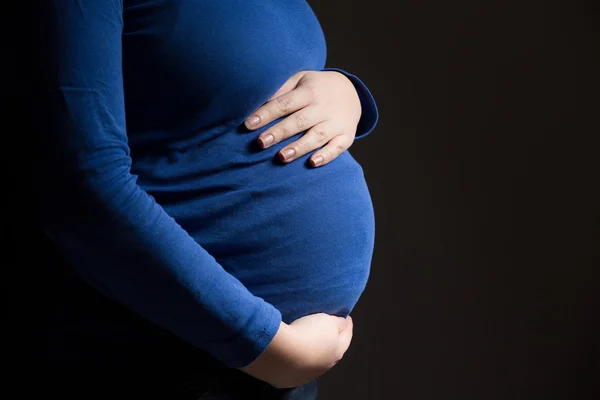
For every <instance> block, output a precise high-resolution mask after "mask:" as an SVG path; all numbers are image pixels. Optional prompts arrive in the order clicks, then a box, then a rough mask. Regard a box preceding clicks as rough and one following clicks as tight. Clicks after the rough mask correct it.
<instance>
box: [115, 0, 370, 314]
mask: <svg viewBox="0 0 600 400" xmlns="http://www.w3.org/2000/svg"><path fill="white" fill-rule="evenodd" d="M123 15H124V17H123V18H124V32H123V60H124V61H123V70H124V72H123V74H124V85H125V102H126V112H127V129H128V136H129V140H130V146H131V150H132V159H133V168H132V172H133V173H134V174H135V175H137V176H138V183H139V184H140V185H141V186H142V187H143V188H144V189H145V190H146V191H148V193H150V194H151V195H152V196H154V197H155V199H156V200H157V202H158V203H159V204H161V205H162V206H163V207H164V208H165V210H166V211H167V213H169V215H171V216H172V217H173V218H175V220H176V221H177V222H179V223H180V224H181V225H182V226H183V227H184V228H185V229H186V230H187V231H188V232H189V233H190V235H191V236H192V237H194V239H195V240H196V241H197V242H198V243H200V244H201V245H202V246H204V247H205V248H206V249H207V251H209V253H211V254H212V255H213V256H214V257H215V258H216V259H217V260H218V261H219V262H220V263H221V265H223V267H224V268H225V269H226V270H228V271H229V272H231V273H232V274H233V275H235V276H236V277H237V278H239V279H240V280H241V281H242V282H243V283H244V284H245V285H246V286H247V287H248V288H249V289H250V291H252V292H253V293H254V294H256V295H258V296H261V297H263V298H264V299H265V300H267V301H268V302H270V303H271V304H273V305H275V306H276V307H277V308H279V309H280V311H281V312H282V315H283V317H284V320H286V321H288V322H289V321H291V320H293V319H295V318H298V317H300V316H302V315H306V314H309V313H313V312H327V313H330V314H338V315H346V314H348V313H349V312H350V311H351V309H352V307H353V306H354V304H355V303H356V301H357V300H358V298H359V296H360V294H361V293H362V291H363V289H364V286H365V284H366V281H367V277H368V274H369V266H370V261H371V254H372V250H373V238H374V220H373V210H372V205H371V200H370V197H369V192H368V189H367V186H366V184H365V181H364V177H363V173H362V169H361V167H360V166H359V165H358V163H357V162H356V161H355V160H354V159H353V158H352V156H351V155H350V154H349V153H348V152H345V153H344V154H342V155H341V156H340V157H339V158H337V159H336V160H334V161H333V162H332V163H330V164H328V165H326V166H324V167H321V168H311V167H309V166H308V165H307V158H308V156H309V155H306V156H304V157H301V158H300V159H299V160H296V161H294V162H292V163H290V164H287V165H284V164H281V163H280V162H279V161H277V160H276V157H275V156H276V153H277V151H279V150H280V149H281V148H282V147H283V146H284V145H285V144H287V143H290V142H291V141H292V140H295V138H292V139H288V140H286V141H284V142H282V143H280V144H278V145H275V146H273V147H272V148H270V149H267V150H261V149H259V148H258V146H257V145H256V138H257V136H258V133H259V132H261V131H264V130H265V129H264V128H263V129H261V130H259V131H256V132H249V131H247V130H246V129H245V128H244V127H243V121H244V120H245V118H246V117H248V116H249V115H250V113H251V112H252V111H254V110H256V109H257V108H258V107H259V106H260V105H262V104H263V103H264V102H265V101H267V100H268V99H269V98H270V97H271V96H272V95H273V94H274V93H275V92H276V91H277V90H278V89H279V87H281V86H282V85H283V83H284V82H285V81H286V80H287V79H288V78H289V77H290V76H292V75H293V74H295V73H296V72H298V71H301V70H319V69H322V68H323V67H324V64H325V54H326V48H325V41H324V37H323V32H322V30H321V28H320V26H319V23H318V21H317V19H316V17H315V15H314V14H313V12H312V10H311V9H310V7H309V6H308V4H307V3H306V2H305V1H302V0H286V1H281V0H227V1H215V0H202V1H199V0H198V1H192V0H159V1H157V0H152V1H148V0H135V1H133V0H125V1H124V14H123Z"/></svg>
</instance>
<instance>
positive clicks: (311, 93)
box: [304, 83, 319, 103]
mask: <svg viewBox="0 0 600 400" xmlns="http://www.w3.org/2000/svg"><path fill="white" fill-rule="evenodd" d="M304 88H305V89H306V93H307V95H308V100H309V101H310V102H311V103H315V102H316V101H317V99H318V98H319V94H318V90H317V86H315V84H314V83H306V84H305V85H304Z"/></svg>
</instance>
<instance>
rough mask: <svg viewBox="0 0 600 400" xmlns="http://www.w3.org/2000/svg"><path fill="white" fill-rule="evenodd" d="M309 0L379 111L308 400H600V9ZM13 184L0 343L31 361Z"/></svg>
mask: <svg viewBox="0 0 600 400" xmlns="http://www.w3.org/2000/svg"><path fill="white" fill-rule="evenodd" d="M309 2H310V4H311V5H312V6H313V7H314V10H315V12H316V14H317V15H318V17H319V18H320V20H321V23H322V25H323V28H324V30H325V34H326V37H327V41H328V47H329V62H328V65H329V66H332V67H333V66H335V67H340V68H344V69H346V70H348V71H350V72H353V73H355V74H357V75H358V76H360V77H361V78H362V79H363V80H364V81H365V82H366V83H367V85H368V86H369V87H370V89H371V90H372V92H373V94H374V95H375V97H376V99H377V102H378V104H379V109H380V113H381V119H380V123H379V126H378V128H377V130H376V131H375V132H374V133H373V134H372V135H371V136H370V137H368V138H366V139H364V140H362V141H359V142H357V143H356V144H355V145H354V146H353V147H352V149H351V151H352V153H353V154H354V156H355V157H356V158H357V159H358V160H359V161H360V162H361V163H362V165H363V167H364V170H365V174H366V176H367V180H368V182H369V186H370V189H371V193H372V197H373V201H374V203H375V209H376V217H377V239H376V248H375V255H374V260H373V267H372V275H371V280H370V282H369V285H368V287H367V290H366V292H365V294H364V296H363V298H362V299H361V301H360V302H359V304H358V305H357V307H356V309H355V312H354V313H353V317H354V321H355V333H354V341H353V344H352V346H351V348H350V350H349V351H348V353H347V354H346V357H345V358H344V360H343V361H342V362H341V363H340V364H338V365H337V366H336V367H335V368H334V369H333V370H331V371H330V372H329V373H327V374H326V375H325V376H324V377H323V378H322V380H321V381H322V383H321V395H320V399H324V400H325V399H331V400H336V399H350V400H352V399H357V400H358V399H361V400H362V399H374V400H379V399H385V400H387V399H407V400H408V399H410V400H438V399H439V400H453V399H460V400H470V399H474V400H475V399H476V400H495V399H501V400H521V399H523V400H537V399H544V400H548V399H549V400H554V399H561V400H562V399H564V400H586V399H594V398H596V399H597V398H600V390H599V385H600V373H599V371H600V367H599V361H598V360H599V357H600V337H599V334H600V290H599V287H600V272H599V270H598V265H599V263H598V260H597V253H598V250H597V248H598V226H599V225H598V219H597V211H598V208H599V207H598V205H599V204H600V199H599V198H598V196H597V195H596V194H595V193H594V192H595V191H598V186H599V184H598V182H599V181H600V179H598V171H599V170H600V168H598V162H597V160H598V150H599V147H598V145H597V144H596V142H597V140H596V136H597V135H598V134H599V133H600V123H599V117H600V107H599V106H600V103H599V101H598V98H599V96H600V90H599V89H600V85H599V83H600V82H599V76H598V75H599V71H600V62H599V52H600V37H599V36H600V34H599V26H598V23H599V21H600V11H599V6H600V3H599V2H592V1H588V2H573V1H562V2H549V1H538V0H523V1H500V0H494V1H488V2H485V1H467V0H454V1H442V0H403V1H389V0H388V1H384V0H370V1H368V2H364V1H362V2H361V1H350V0H346V1H343V2H342V1H325V0H310V1H309ZM17 4H18V5H19V7H21V8H23V6H22V5H24V4H26V2H14V4H13V2H9V3H7V4H6V7H9V6H10V7H15V5H17ZM16 11H17V10H12V9H8V8H5V9H4V12H3V14H2V16H3V17H4V18H3V24H2V28H3V34H2V38H3V40H4V42H5V45H4V46H3V52H2V58H3V63H2V76H3V77H4V82H3V91H2V94H3V100H4V104H3V110H2V111H3V113H4V116H5V119H4V121H11V122H14V123H15V124H16V125H13V126H9V125H8V123H5V124H4V125H3V139H4V142H3V143H4V146H5V147H4V150H5V151H4V152H3V157H2V163H3V172H7V171H10V172H14V171H19V170H20V169H23V170H25V169H26V167H27V165H28V164H29V162H28V153H26V152H25V151H24V150H23V149H25V148H26V146H27V145H28V144H27V140H26V138H27V130H28V129H29V124H28V123H27V122H26V121H29V119H28V117H27V112H25V113H23V112H22V110H23V109H26V108H27V102H28V98H29V91H30V90H31V86H30V85H31V80H30V79H29V76H30V74H27V72H26V69H27V67H28V66H30V65H31V58H30V54H29V48H28V47H27V46H23V45H15V44H18V42H19V41H21V40H27V38H26V37H27V35H28V29H29V27H28V26H27V22H26V21H28V16H27V13H26V12H24V13H23V12H21V14H20V17H23V18H22V19H19V18H17V17H16V14H15V13H16ZM14 21H19V22H18V25H17V26H14V25H11V24H10V23H11V22H14ZM21 21H25V22H23V23H21ZM7 49H8V50H7ZM9 61H16V62H14V63H12V62H9ZM19 113H21V114H19ZM6 117H8V118H6ZM31 122H33V124H34V125H35V121H31ZM13 139H14V140H15V142H14V143H13V142H12V140H13ZM25 186H26V182H25V183H24V182H23V181H22V180H19V179H18V178H13V177H12V175H10V176H9V177H7V178H5V179H4V180H3V192H2V196H1V199H2V205H3V210H4V215H3V219H4V221H3V222H4V223H3V228H5V231H4V235H3V236H4V237H3V239H4V244H5V248H4V249H3V252H4V258H3V261H4V262H3V266H4V267H5V268H3V270H2V274H3V279H2V286H3V290H4V293H7V294H9V301H8V302H7V303H5V306H7V307H8V311H9V312H8V315H9V318H8V320H9V321H10V322H8V323H7V324H6V325H4V327H3V329H2V332H3V333H2V335H3V344H4V346H3V353H2V354H3V356H4V355H7V354H8V353H11V355H14V356H15V357H14V359H15V360H16V361H15V362H14V363H13V362H12V361H11V362H10V363H9V362H6V363H5V365H6V366H7V367H8V368H9V369H11V370H12V371H15V369H16V368H17V366H19V367H24V368H25V370H26V371H28V372H32V371H34V370H35V369H36V366H35V365H18V362H19V359H20V358H21V357H20V354H22V352H23V351H24V349H23V347H22V346H21V345H20V344H19V343H21V342H22V340H21V342H19V340H18V339H19V338H18V337H17V338H15V337H11V338H10V339H9V340H7V339H5V336H6V335H7V334H8V336H9V337H10V335H11V334H14V336H18V335H19V329H18V328H19V326H21V324H23V323H25V322H26V321H27V319H28V318H29V319H30V316H29V314H27V313H23V312H20V311H19V309H18V307H22V306H23V304H24V302H26V301H30V299H31V294H32V293H43V291H44V290H51V285H49V284H48V282H47V281H45V280H44V277H43V276H40V275H32V272H31V271H34V270H35V269H30V268H29V267H31V266H35V265H43V262H44V260H43V259H42V260H41V261H40V260H39V257H44V254H41V255H40V254H39V252H38V251H37V250H36V249H35V248H31V246H29V244H30V242H29V240H30V239H28V237H27V236H26V231H27V226H28V223H29V220H30V219H31V217H32V216H31V215H29V214H28V213H27V212H23V211H22V210H23V207H22V204H23V201H24V200H25V199H26V196H24V195H23V193H26V187H25ZM20 206H21V207H20ZM25 209H26V208H25ZM10 257H15V259H17V260H19V262H20V263H17V264H9V263H8V262H6V260H8V259H9V258H10ZM10 265H18V268H13V269H12V270H10V271H9V270H8V269H9V268H10V267H7V266H10ZM11 272H14V273H16V272H18V273H19V275H20V278H21V279H14V278H12V277H11V278H10V279H9V278H8V276H9V274H10V273H11ZM40 299H41V300H40ZM36 301H40V302H41V303H43V298H42V297H41V296H38V298H37V300H36ZM30 306H31V307H32V308H39V307H41V306H43V304H32V305H30ZM11 311H12V312H11ZM11 318H12V319H11ZM41 351H43V350H41ZM5 361H6V360H5ZM32 376H34V375H32ZM36 387H37V388H39V389H43V387H44V384H43V382H37V381H32V382H29V383H27V384H26V385H24V386H21V390H22V391H23V392H25V393H28V392H30V391H31V390H32V389H33V388H36Z"/></svg>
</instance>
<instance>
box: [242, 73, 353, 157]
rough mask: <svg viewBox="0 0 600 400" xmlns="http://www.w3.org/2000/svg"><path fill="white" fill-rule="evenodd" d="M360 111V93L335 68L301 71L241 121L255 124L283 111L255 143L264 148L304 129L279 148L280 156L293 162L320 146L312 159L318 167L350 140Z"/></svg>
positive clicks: (263, 124)
mask: <svg viewBox="0 0 600 400" xmlns="http://www.w3.org/2000/svg"><path fill="white" fill-rule="evenodd" d="M361 112H362V110H361V104H360V99H359V97H358V93H357V92H356V89H355V87H354V85H353V84H352V82H351V81H350V80H349V79H348V78H346V76H344V75H343V74H341V73H339V72H337V71H301V72H298V73H297V74H295V75H293V76H292V77H291V78H290V79H288V81H287V82H286V83H285V84H284V85H283V86H282V87H281V88H280V89H279V90H278V91H277V93H275V95H273V97H271V99H269V101H267V102H266V103H265V104H263V105H262V106H261V107H260V108H259V109H258V110H256V111H255V112H254V113H252V115H251V116H250V117H248V119H246V122H245V125H246V127H247V128H248V129H250V130H255V129H258V128H261V127H263V126H265V125H267V124H269V123H271V122H273V121H275V120H276V119H278V118H282V117H285V116H287V117H286V118H284V119H283V120H282V121H280V122H278V123H277V124H275V125H273V126H272V127H270V128H269V129H267V130H266V131H265V132H263V133H261V134H260V135H259V137H258V143H259V145H260V146H261V147H262V148H265V149H266V148H268V147H271V146H273V145H274V144H276V143H279V142H281V141H282V140H284V139H287V138H289V137H292V136H294V135H297V134H298V133H300V132H304V131H306V133H305V134H304V135H302V136H301V137H300V138H299V139H298V140H296V141H295V142H293V143H291V144H289V145H288V146H286V147H285V148H283V149H281V151H279V153H278V155H279V158H280V159H281V161H283V162H292V161H294V160H296V159H297V158H299V157H301V156H303V155H305V154H307V153H309V152H311V151H313V150H316V149H319V150H318V151H316V152H315V153H314V154H313V155H312V156H311V157H310V163H311V165H312V166H313V167H320V166H323V165H325V164H327V163H329V162H331V161H332V160H334V159H335V158H336V157H338V156H339V155H340V154H342V153H343V152H344V151H346V150H347V149H348V148H349V147H350V146H351V145H352V143H353V142H354V137H355V135H356V127H357V125H358V122H359V120H360V116H361Z"/></svg>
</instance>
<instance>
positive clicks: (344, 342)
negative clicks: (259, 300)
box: [239, 313, 353, 389]
mask: <svg viewBox="0 0 600 400" xmlns="http://www.w3.org/2000/svg"><path fill="white" fill-rule="evenodd" d="M352 332H353V322H352V318H351V317H350V316H348V318H342V317H336V316H333V315H328V314H324V313H318V314H311V315H307V316H305V317H302V318H298V319H297V320H295V321H294V322H292V323H291V324H289V325H288V324H285V323H283V322H282V323H281V325H280V326H279V330H278V331H277V334H275V337H274V338H273V340H272V341H271V343H269V345H268V346H267V348H266V349H265V351H264V352H263V353H262V354H261V355H260V356H259V357H258V358H256V360H254V361H253V362H252V363H251V364H249V365H248V366H246V367H242V368H239V369H240V370H242V371H243V372H245V373H247V374H249V375H251V376H253V377H255V378H257V379H260V380H262V381H265V382H267V383H269V384H271V385H272V386H274V387H276V388H278V389H283V388H291V387H297V386H300V385H303V384H305V383H308V382H310V381H312V380H313V379H316V378H318V377H319V376H321V375H323V374H324V373H325V372H327V371H328V370H329V369H331V367H333V366H334V365H335V364H337V363H338V362H339V361H340V360H341V359H342V357H343V356H344V353H346V350H348V347H349V346H350V342H351V341H352Z"/></svg>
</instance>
